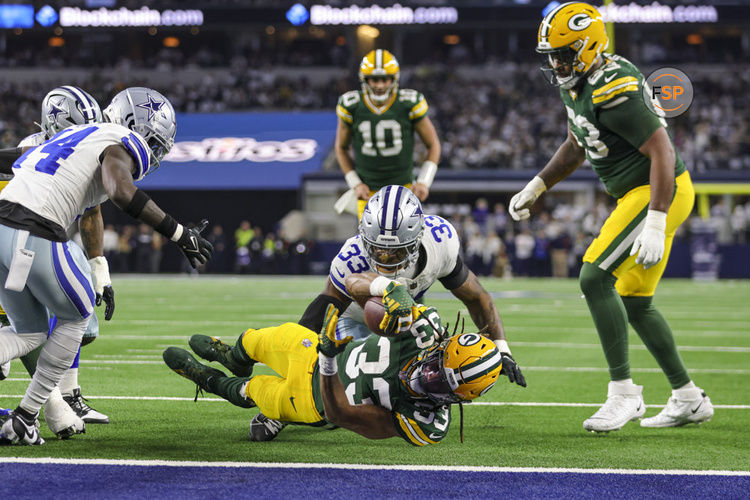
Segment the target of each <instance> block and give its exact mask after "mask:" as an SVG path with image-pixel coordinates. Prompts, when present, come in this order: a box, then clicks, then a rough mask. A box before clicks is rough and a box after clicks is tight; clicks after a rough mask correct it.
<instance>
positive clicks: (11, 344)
mask: <svg viewBox="0 0 750 500" xmlns="http://www.w3.org/2000/svg"><path fill="white" fill-rule="evenodd" d="M46 338H47V334H46V333H16V331H15V330H13V328H11V327H10V326H3V327H2V328H0V363H5V362H7V361H10V360H12V359H16V358H19V357H21V356H24V355H26V354H28V353H29V352H31V351H32V350H34V349H35V348H37V347H39V346H40V345H41V344H43V343H44V340H45V339H46Z"/></svg>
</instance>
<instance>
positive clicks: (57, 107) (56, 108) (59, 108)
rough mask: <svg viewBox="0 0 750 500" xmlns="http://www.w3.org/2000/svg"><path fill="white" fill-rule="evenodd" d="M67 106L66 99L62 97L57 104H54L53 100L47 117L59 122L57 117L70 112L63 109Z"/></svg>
mask: <svg viewBox="0 0 750 500" xmlns="http://www.w3.org/2000/svg"><path fill="white" fill-rule="evenodd" d="M64 105H65V98H64V97H61V98H60V100H59V101H58V102H57V103H54V102H52V100H50V101H49V106H50V109H49V112H48V113H47V115H49V116H50V117H52V119H53V120H57V115H59V114H60V113H67V112H68V111H67V110H65V108H64V107H63V106H64Z"/></svg>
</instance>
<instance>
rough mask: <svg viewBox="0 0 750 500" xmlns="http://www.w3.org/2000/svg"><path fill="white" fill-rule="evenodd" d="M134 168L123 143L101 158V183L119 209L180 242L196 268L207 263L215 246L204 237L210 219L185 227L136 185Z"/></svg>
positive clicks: (180, 245)
mask: <svg viewBox="0 0 750 500" xmlns="http://www.w3.org/2000/svg"><path fill="white" fill-rule="evenodd" d="M134 170H135V163H134V161H133V158H132V157H131V156H130V155H129V154H128V152H127V151H125V148H124V147H122V146H120V145H113V146H110V147H108V148H107V149H106V150H105V152H104V160H103V161H102V182H103V184H104V190H105V191H106V193H107V196H109V199H110V200H112V203H114V204H115V205H116V206H117V207H118V208H119V209H120V210H122V211H123V212H125V213H126V214H128V215H130V216H131V217H133V218H135V219H138V220H140V221H141V222H144V223H146V224H148V225H149V226H151V227H153V228H154V229H155V230H156V231H157V232H159V233H161V234H163V235H164V236H166V237H167V238H169V239H170V240H172V241H174V242H175V243H177V245H178V246H179V247H180V250H182V253H184V254H185V257H186V258H187V259H188V262H190V265H191V266H193V268H196V267H198V266H199V265H201V264H205V263H206V262H208V259H210V258H211V254H212V253H213V249H214V247H213V245H211V243H210V242H209V241H208V240H206V239H205V238H203V236H201V234H200V233H201V231H202V230H203V229H205V226H206V224H208V221H204V222H202V223H201V226H200V227H194V226H192V225H188V226H183V225H182V224H180V223H178V222H177V221H176V220H174V219H173V218H172V217H171V216H170V215H169V214H166V213H164V211H163V210H162V209H161V208H159V206H158V205H157V204H156V203H155V202H154V201H153V200H151V198H150V197H149V196H148V195H147V194H146V193H144V192H143V191H141V190H140V189H138V188H136V187H135V184H133V176H132V172H133V171H134Z"/></svg>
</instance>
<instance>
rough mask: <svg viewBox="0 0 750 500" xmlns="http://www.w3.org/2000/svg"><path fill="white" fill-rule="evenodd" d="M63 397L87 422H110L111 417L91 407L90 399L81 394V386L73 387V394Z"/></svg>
mask: <svg viewBox="0 0 750 500" xmlns="http://www.w3.org/2000/svg"><path fill="white" fill-rule="evenodd" d="M63 399H64V400H65V402H66V403H67V404H68V406H70V408H71V409H72V410H73V411H74V412H75V414H76V415H78V416H79V417H80V418H81V420H83V421H84V422H86V423H87V424H108V423H109V417H108V416H107V415H105V414H104V413H101V412H98V411H96V410H95V409H93V408H92V407H90V406H89V405H88V404H87V402H88V399H86V398H84V397H83V396H82V395H81V388H80V387H77V388H75V389H73V394H64V395H63Z"/></svg>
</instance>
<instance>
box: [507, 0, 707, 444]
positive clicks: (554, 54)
mask: <svg viewBox="0 0 750 500" xmlns="http://www.w3.org/2000/svg"><path fill="white" fill-rule="evenodd" d="M608 44H609V40H608V38H607V34H606V32H605V29H604V22H603V21H602V18H601V15H600V14H599V12H598V11H597V10H596V9H595V8H594V7H592V6H591V5H588V4H585V3H570V2H569V3H564V4H562V5H560V6H558V7H556V8H555V9H553V10H552V11H550V12H549V13H548V14H547V15H546V16H545V17H544V20H543V21H542V24H541V25H540V26H539V33H538V44H537V48H536V50H537V52H539V53H540V54H542V56H543V58H544V67H543V68H542V69H543V71H544V72H545V73H546V74H547V75H548V77H549V81H550V83H552V84H553V85H555V86H556V87H558V88H559V91H560V97H561V98H562V101H563V104H564V105H565V109H566V110H567V113H568V138H567V140H566V141H565V142H564V143H563V144H562V145H561V146H560V147H559V148H558V150H557V152H556V153H555V155H554V156H553V157H552V159H551V160H550V161H549V163H547V165H546V166H545V167H544V168H543V169H542V171H541V172H539V174H538V175H537V176H536V177H534V178H533V179H532V180H531V181H530V182H529V183H528V184H527V185H526V187H525V188H524V189H523V190H522V191H521V192H519V193H517V194H516V195H515V196H513V198H512V199H511V201H510V207H509V211H510V214H511V215H512V216H513V218H514V219H515V220H522V219H526V218H528V217H529V208H530V207H531V206H532V205H533V204H534V202H535V201H536V199H537V198H538V197H539V196H540V195H541V194H542V193H543V192H544V191H546V190H547V189H549V188H551V187H552V186H554V185H555V184H556V183H557V182H559V181H561V180H562V179H564V178H566V177H567V176H568V175H570V174H571V173H572V172H573V171H574V170H575V169H577V168H578V167H579V166H580V165H581V163H583V161H584V160H585V159H588V160H589V162H590V163H591V166H592V168H593V169H594V171H595V172H596V173H597V175H598V176H599V178H600V179H601V181H602V182H603V183H604V186H605V188H606V189H607V192H608V193H609V194H611V195H612V196H613V197H615V198H617V207H616V208H615V209H614V211H613V212H612V213H611V214H610V215H609V218H608V219H607V220H606V221H605V222H604V225H603V226H602V228H601V230H600V233H599V235H598V236H597V237H596V239H595V240H594V241H593V242H592V243H591V245H590V246H589V248H588V250H587V251H586V254H585V255H584V257H583V267H582V268H581V273H580V285H581V290H582V291H583V294H584V296H585V297H586V302H587V304H588V307H589V310H590V312H591V315H592V317H593V319H594V325H595V326H596V330H597V332H598V333H599V338H600V341H601V344H602V347H603V349H604V355H605V358H606V360H607V364H608V365H609V374H610V380H611V381H610V382H609V387H608V391H607V400H606V402H605V403H604V405H603V406H602V407H601V408H600V409H599V410H598V411H597V412H596V413H594V415H592V416H591V417H590V418H588V419H587V420H585V421H584V422H583V427H584V429H586V430H588V431H592V432H607V431H613V430H617V429H620V428H621V427H622V426H624V425H625V424H626V423H628V422H629V421H631V420H636V419H639V418H641V417H642V416H643V415H644V412H645V411H646V406H645V404H644V403H643V397H642V390H643V387H642V386H640V385H636V384H635V383H633V380H632V379H631V376H630V363H629V360H628V323H630V324H631V325H632V326H633V328H634V329H635V331H636V332H637V333H638V335H639V336H640V337H641V339H642V340H643V343H644V344H646V347H647V348H648V350H649V352H651V354H652V355H653V356H654V357H655V358H656V361H657V362H658V363H659V366H660V367H661V368H662V370H663V372H664V374H665V375H666V376H667V378H668V379H669V383H670V385H671V386H672V389H673V390H672V395H671V397H670V398H669V400H668V401H667V405H666V407H665V408H664V409H663V410H662V411H661V412H660V413H659V414H658V415H656V416H653V417H651V418H646V419H644V420H642V421H641V426H642V427H673V426H679V425H684V424H686V423H690V422H695V423H700V422H704V421H707V420H710V419H711V417H712V415H713V413H714V410H713V407H712V405H711V401H710V399H709V398H708V397H707V396H706V394H705V392H703V390H701V389H700V388H699V387H696V385H695V384H694V383H693V381H692V380H691V379H690V376H689V375H688V372H687V369H686V368H685V365H684V364H683V362H682V359H681V358H680V354H679V353H678V351H677V348H676V346H675V341H674V337H673V335H672V330H671V329H670V327H669V325H668V324H667V322H666V320H665V319H664V317H663V316H662V315H661V313H659V311H658V310H657V309H656V307H655V306H654V304H653V302H652V300H653V295H654V291H655V290H656V286H657V285H658V283H659V280H660V279H661V276H662V273H663V272H664V268H665V267H666V265H667V258H668V257H669V251H670V249H671V247H672V239H673V238H674V234H675V230H676V229H677V227H678V226H679V225H680V224H682V222H683V221H684V220H685V219H686V218H687V217H688V215H689V214H690V211H691V210H692V207H693V201H694V198H695V193H694V191H693V186H692V183H691V181H690V175H689V174H688V172H687V170H686V169H685V165H684V163H683V162H682V160H681V159H680V157H679V155H678V154H677V153H676V152H675V149H674V144H673V142H672V139H671V138H670V136H669V134H668V133H667V125H666V122H665V120H664V119H663V118H662V117H661V116H659V114H657V113H656V112H655V109H656V108H655V107H654V106H653V105H652V103H650V102H646V101H644V98H643V90H644V87H646V86H647V83H646V82H645V81H644V78H643V76H642V75H641V72H640V71H639V70H638V68H636V67H635V66H634V65H633V64H632V63H631V62H630V61H628V60H627V59H625V58H623V57H620V56H617V55H613V54H612V55H611V54H606V53H604V51H605V50H606V49H607V46H608ZM647 93H648V91H647Z"/></svg>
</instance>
